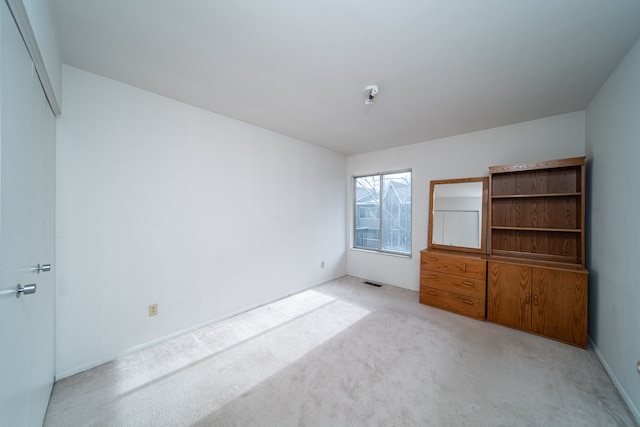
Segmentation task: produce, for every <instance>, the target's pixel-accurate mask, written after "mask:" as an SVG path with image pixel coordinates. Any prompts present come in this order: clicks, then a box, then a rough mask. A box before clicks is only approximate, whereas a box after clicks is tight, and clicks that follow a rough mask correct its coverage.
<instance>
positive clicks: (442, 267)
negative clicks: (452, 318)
mask: <svg viewBox="0 0 640 427" xmlns="http://www.w3.org/2000/svg"><path fill="white" fill-rule="evenodd" d="M486 277H487V257H486V255H483V254H474V253H466V252H456V251H444V250H438V249H432V248H429V249H425V250H423V251H421V252H420V302H421V303H422V304H426V305H430V306H433V307H437V308H440V309H443V310H448V311H452V312H454V313H458V314H462V315H464V316H469V317H473V318H475V319H479V320H484V318H485V308H486V289H487V281H486Z"/></svg>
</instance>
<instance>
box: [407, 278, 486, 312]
mask: <svg viewBox="0 0 640 427" xmlns="http://www.w3.org/2000/svg"><path fill="white" fill-rule="evenodd" d="M420 302H421V303H422V304H426V305H430V306H432V307H436V308H440V309H442V310H447V311H452V312H454V313H457V314H461V315H463V316H467V317H473V318H474V319H478V320H484V313H485V303H484V300H480V299H478V298H473V297H470V296H466V295H460V294H457V293H453V292H447V291H443V290H441V289H436V288H429V287H427V286H420Z"/></svg>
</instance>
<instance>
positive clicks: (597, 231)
mask: <svg viewBox="0 0 640 427" xmlns="http://www.w3.org/2000/svg"><path fill="white" fill-rule="evenodd" d="M586 118H587V122H586V124H587V131H586V151H587V155H588V157H589V163H588V169H587V171H588V174H587V177H588V186H587V190H588V196H589V197H588V198H587V203H588V205H587V227H588V228H587V246H586V247H587V267H588V268H589V270H590V272H591V274H590V279H589V316H590V321H589V336H590V338H591V340H592V343H593V344H594V346H595V349H596V352H597V354H598V356H599V357H600V360H601V361H602V362H603V365H604V366H605V368H606V369H607V370H608V372H609V375H610V376H611V377H612V379H613V380H614V383H616V385H617V386H618V390H619V391H620V393H621V395H622V396H623V398H624V399H625V400H626V402H627V404H628V405H629V407H630V408H631V409H632V411H633V412H634V414H635V416H636V419H637V420H638V422H639V423H640V412H639V409H640V375H639V374H638V371H637V369H636V363H637V362H638V361H639V360H640V334H639V333H638V327H639V326H640V279H639V277H640V276H639V275H638V273H637V272H636V271H635V270H636V268H637V267H638V264H639V260H640V256H639V254H640V232H639V231H640V227H639V226H638V218H639V217H640V197H639V196H638V194H639V193H638V184H639V183H640V169H639V168H638V159H640V41H639V42H637V43H636V44H635V46H634V47H633V48H632V50H631V51H630V52H629V54H628V55H627V56H626V58H625V59H624V60H623V61H622V62H621V63H620V65H619V66H618V68H617V69H616V70H615V72H614V73H613V74H612V75H611V76H610V77H609V79H608V80H607V82H606V83H605V84H604V85H603V86H602V88H601V89H600V91H599V92H598V94H597V95H596V96H595V97H594V98H593V100H591V102H590V103H589V106H588V107H587V110H586Z"/></svg>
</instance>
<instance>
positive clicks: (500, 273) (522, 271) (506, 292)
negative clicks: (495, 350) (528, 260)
mask: <svg viewBox="0 0 640 427" xmlns="http://www.w3.org/2000/svg"><path fill="white" fill-rule="evenodd" d="M487 271H488V273H487V320H488V321H490V322H495V323H499V324H501V325H505V326H509V327H512V328H517V329H522V330H526V331H528V330H530V329H531V268H530V267H527V266H521V265H515V264H504V263H496V262H491V261H489V263H488V268H487ZM527 295H528V297H527Z"/></svg>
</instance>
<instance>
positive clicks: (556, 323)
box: [531, 267, 588, 348]
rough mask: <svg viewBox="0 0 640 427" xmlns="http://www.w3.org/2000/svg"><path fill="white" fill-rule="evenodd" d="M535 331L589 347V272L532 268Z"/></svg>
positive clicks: (533, 327) (533, 330)
mask: <svg viewBox="0 0 640 427" xmlns="http://www.w3.org/2000/svg"><path fill="white" fill-rule="evenodd" d="M532 272H533V274H532V294H533V295H536V296H537V298H536V300H534V305H533V306H532V320H531V327H532V328H531V330H532V332H535V333H538V334H541V335H544V336H547V337H550V338H555V339H557V340H560V341H564V342H568V343H571V344H575V345H577V346H580V347H583V348H587V315H588V313H587V309H588V305H587V302H588V274H587V273H586V272H574V271H561V270H550V269H546V268H537V267H533V268H532Z"/></svg>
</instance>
